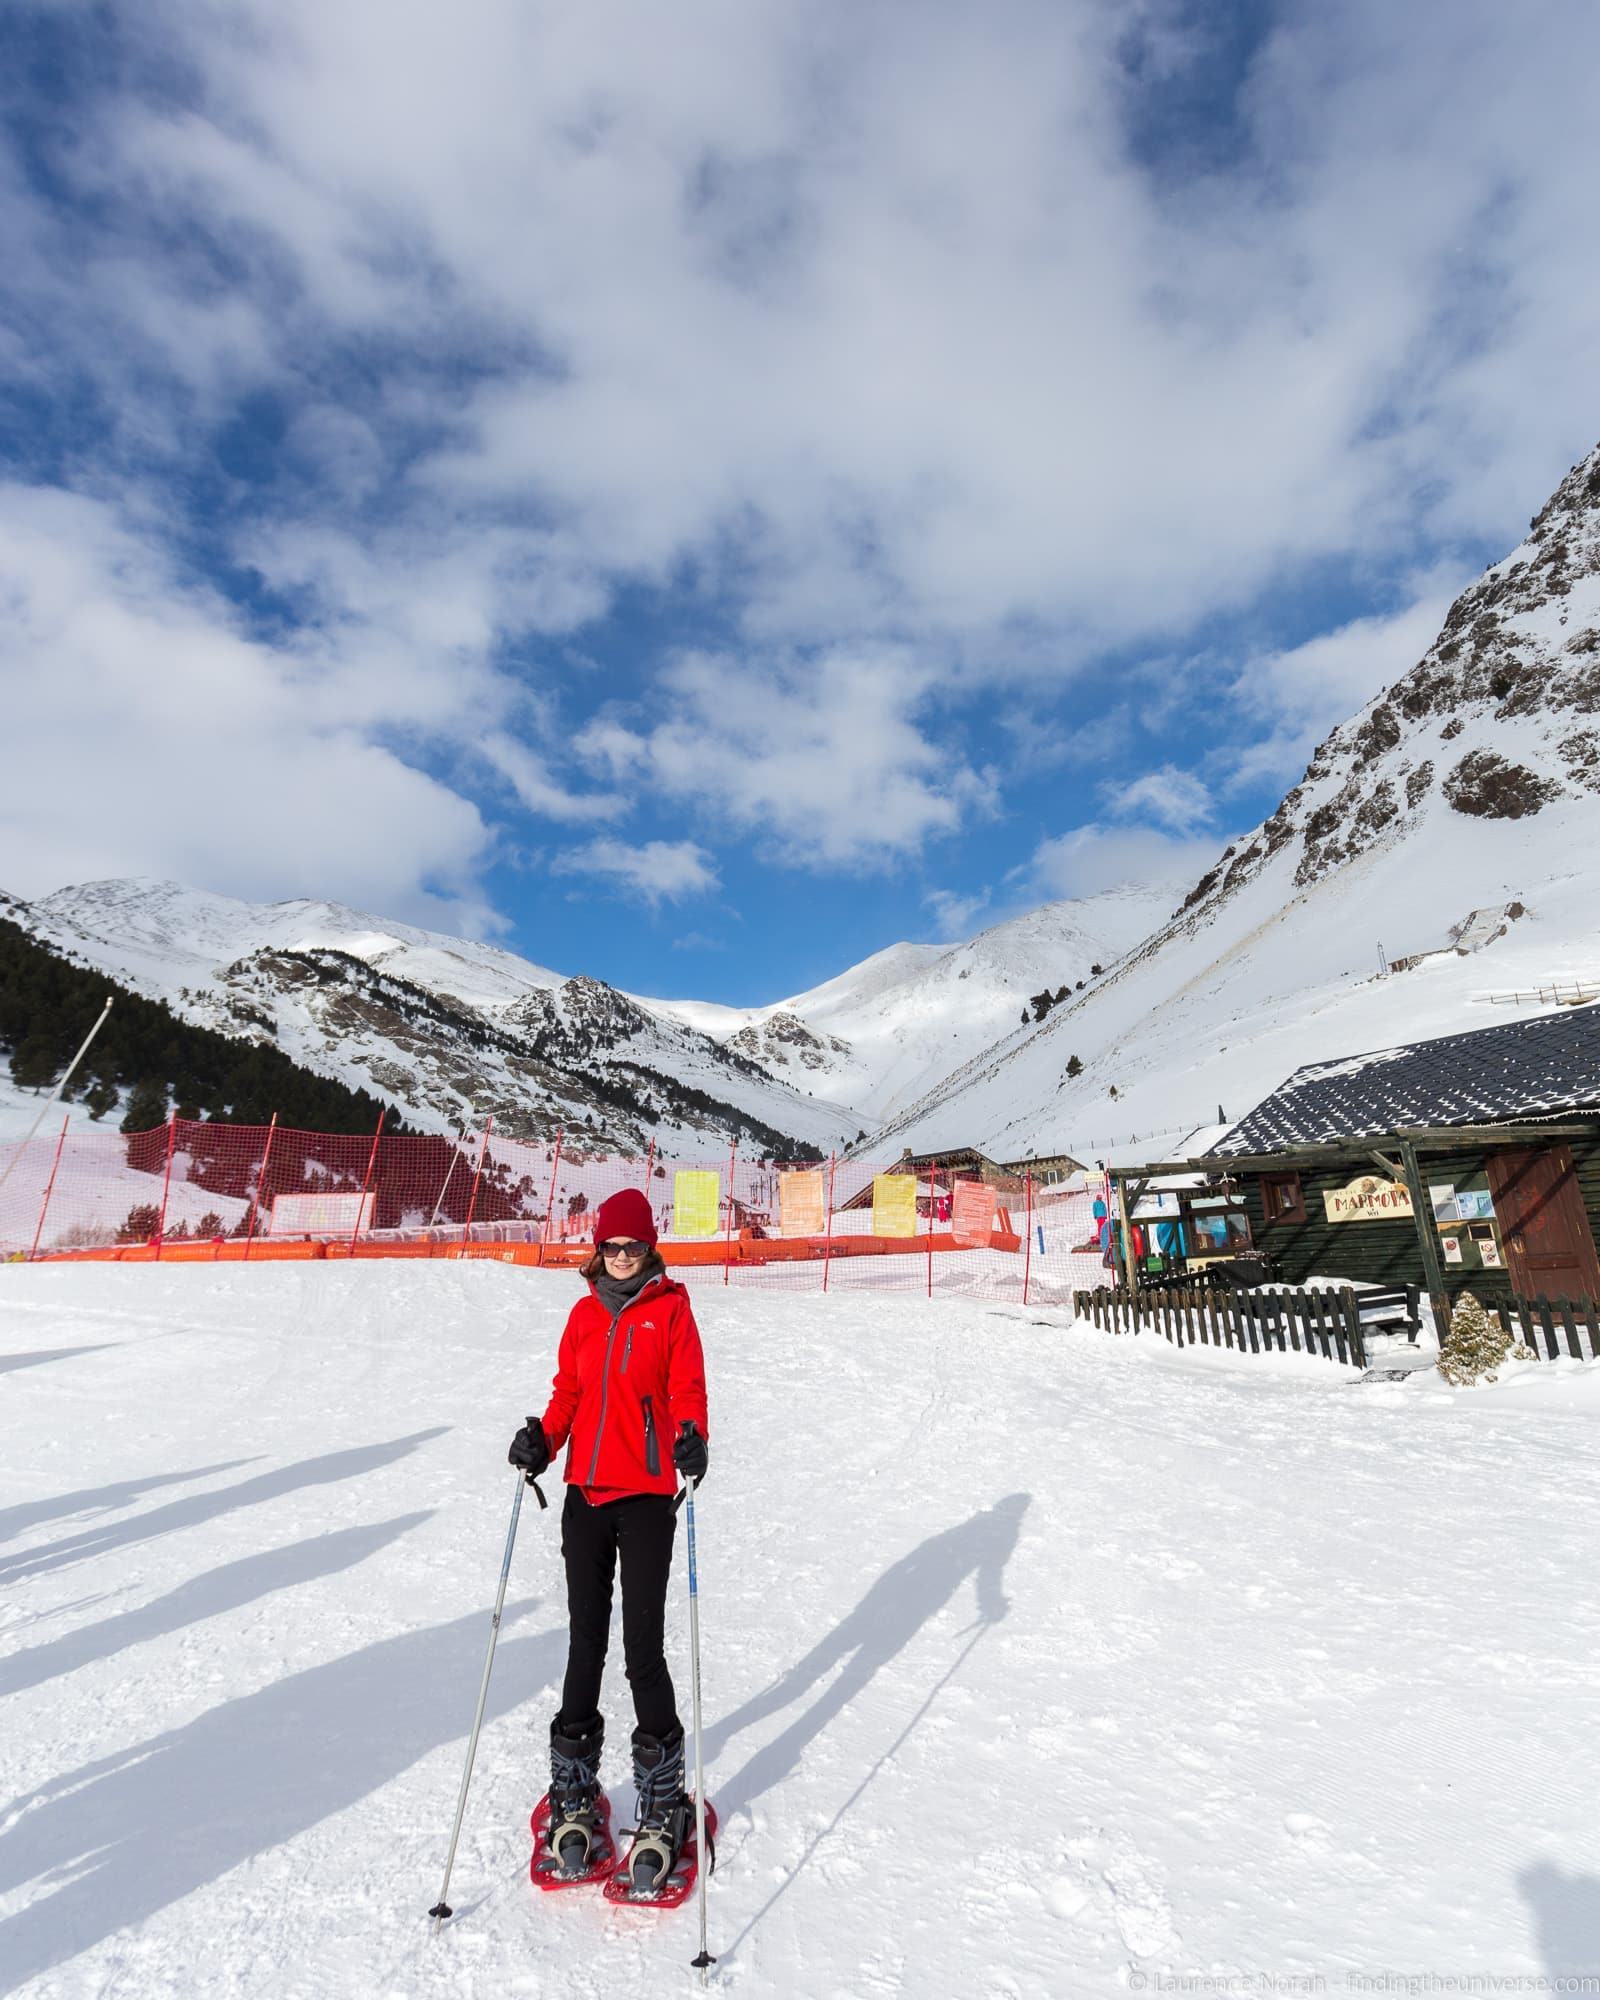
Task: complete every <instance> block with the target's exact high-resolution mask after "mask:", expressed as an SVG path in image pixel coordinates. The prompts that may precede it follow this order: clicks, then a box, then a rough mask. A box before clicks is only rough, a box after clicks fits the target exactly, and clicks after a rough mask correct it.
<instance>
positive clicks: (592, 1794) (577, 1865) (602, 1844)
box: [533, 1715, 615, 1888]
mask: <svg viewBox="0 0 1600 2000" xmlns="http://www.w3.org/2000/svg"><path fill="white" fill-rule="evenodd" d="M605 1735H606V1729H605V1724H604V1722H602V1721H601V1719H600V1717H599V1716H598V1715H597V1716H595V1717H594V1718H593V1720H592V1721H590V1722H588V1723H585V1724H584V1725H583V1726H582V1727H581V1728H579V1729H575V1730H566V1729H563V1728H562V1727H561V1718H560V1717H559V1716H557V1718H556V1720H555V1721H554V1722H552V1723H551V1725H550V1789H549V1791H548V1792H547V1793H546V1794H545V1796H544V1798H542V1799H541V1800H540V1801H539V1807H538V1810H537V1812H535V1814H534V1817H533V1830H534V1835H535V1838H536V1839H537V1840H538V1842H539V1846H538V1848H537V1849H536V1851H535V1853H534V1857H533V1874H534V1879H535V1880H536V1881H541V1886H549V1887H551V1888H554V1887H557V1886H559V1885H564V1884H566V1883H571V1882H584V1881H588V1880H589V1879H590V1878H591V1877H592V1876H594V1875H596V1874H598V1873H599V1872H600V1871H601V1870H602V1869H603V1868H605V1867H606V1866H607V1865H608V1864H609V1863H610V1862H611V1861H612V1860H613V1859H614V1858H615V1856H614V1850H613V1847H612V1843H611V1807H610V1803H609V1801H608V1800H607V1798H606V1796H605V1794H604V1793H603V1792H602V1791H601V1789H600V1752H601V1749H602V1747H603V1746H604V1743H605ZM541 1878H542V1879H541Z"/></svg>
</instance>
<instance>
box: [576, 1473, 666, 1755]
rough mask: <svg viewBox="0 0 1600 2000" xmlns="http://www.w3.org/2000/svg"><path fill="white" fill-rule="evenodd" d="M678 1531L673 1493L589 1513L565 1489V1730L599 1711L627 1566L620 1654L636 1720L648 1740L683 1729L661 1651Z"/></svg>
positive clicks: (642, 1496) (634, 1497) (632, 1497)
mask: <svg viewBox="0 0 1600 2000" xmlns="http://www.w3.org/2000/svg"><path fill="white" fill-rule="evenodd" d="M676 1528H677V1517H676V1515H675V1514H674V1512H673V1506H672V1496H671V1494H669V1493H632V1494H629V1495H628V1497H627V1498H626V1499H623V1500H612V1501H609V1502H608V1503H607V1504H606V1505H605V1506H603V1507H591V1506H590V1505H589V1503H588V1501H587V1500H585V1499H584V1497H583V1495H582V1493H580V1492H579V1490H578V1488H577V1487H576V1486H569V1487H568V1488H567V1500H566V1505H565V1507H564V1508H563V1509H562V1514H561V1553H562V1555H563V1556H564V1557H565V1559H566V1565H567V1618H568V1622H569V1624H570V1627H571V1637H570V1639H569V1641H568V1647H567V1676H566V1679H565V1681H564V1682H563V1683H562V1687H561V1714H560V1716H559V1718H558V1723H559V1725H560V1726H561V1727H563V1728H578V1727H581V1725H582V1724H583V1723H585V1722H587V1721H588V1720H589V1718H590V1717H591V1716H594V1715H598V1714H599V1712H600V1679H601V1675H602V1674H603V1673H604V1672H605V1664H606V1643H607V1641H608V1640H609V1638H610V1636H611V1584H612V1578H613V1577H614V1575H615V1574H616V1568H617V1561H618V1558H619V1557H620V1558H621V1562H622V1651H623V1657H624V1659H625V1660H626V1662H627V1668H628V1685H629V1686H630V1687H631V1688H632V1690H633V1707H634V1713H635V1714H636V1715H637V1717H638V1719H639V1727H640V1729H641V1730H643V1731H644V1733H645V1734H646V1735H648V1736H655V1737H667V1736H670V1735H671V1734H672V1732H673V1731H674V1730H675V1729H677V1728H678V1727H679V1726H680V1725H679V1722H678V1705H677V1701H676V1698H675V1697H674V1695H673V1690H672V1676H671V1674H670V1673H669V1672H668V1671H667V1658H666V1653H665V1651H664V1650H663V1644H664V1632H665V1626H666V1615H667V1578H668V1575H669V1574H670V1572H671V1569H672V1538H673V1534H674V1532H675V1531H676Z"/></svg>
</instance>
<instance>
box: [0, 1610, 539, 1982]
mask: <svg viewBox="0 0 1600 2000" xmlns="http://www.w3.org/2000/svg"><path fill="white" fill-rule="evenodd" d="M533 1601H534V1600H526V1601H524V1602H523V1603H520V1604H517V1605H508V1606H507V1608H506V1613H505V1625H506V1626H507V1627H509V1626H510V1625H511V1624H512V1622H513V1621H514V1620H515V1619H517V1618H518V1617H520V1616H522V1615H523V1614H525V1613H526V1612H527V1611H528V1610H529V1609H531V1606H532V1602H533ZM487 1627H488V1621H487V1619H486V1618H485V1616H484V1614H483V1612H482V1611H473V1612H471V1613H470V1614H469V1615H468V1616H466V1617H463V1618H457V1619H455V1620H453V1621H452V1622H451V1623H450V1624H448V1625H436V1626H433V1627H431V1628H428V1629H425V1630H423V1631H419V1632H403V1633H399V1634H397V1635H396V1636H395V1637H393V1638H390V1639H381V1640H379V1641H377V1642H376V1643H375V1644H373V1645H370V1646H364V1647H362V1648H361V1649H360V1650H359V1651H358V1652H354V1653H350V1654H347V1655H346V1656H345V1657H344V1658H343V1659H339V1660H330V1661H328V1662H327V1663H326V1664H324V1665H322V1666H317V1667H310V1668H307V1669H306V1670H305V1671H303V1672H301V1673H297V1674H290V1675H288V1676H287V1677H286V1678H284V1679H283V1680H279V1681H274V1682H273V1683H272V1684H271V1685H270V1686H268V1687H264V1688H261V1689H259V1690H258V1691H257V1692H256V1693H254V1694H248V1695H243V1696H241V1697H240V1698H239V1699H238V1700H237V1701H229V1702H223V1703H222V1704H221V1705H220V1706H219V1707H216V1708H213V1709H208V1710H207V1712H206V1713H205V1714H204V1715H199V1716H196V1717H195V1719H194V1720H193V1721H192V1722H189V1723H186V1724H184V1725H183V1727H181V1728H178V1729H168V1730H163V1731H162V1732H161V1733H160V1734H159V1735H157V1736H151V1737H149V1738H147V1739H146V1740H145V1741H144V1742H143V1743H136V1744H132V1745H130V1746H129V1747H128V1748H127V1749H124V1750H119V1751H118V1752H116V1753H115V1754H114V1755H113V1756H109V1757H102V1758H99V1759H97V1760H96V1761H95V1762H93V1763H90V1764H84V1765H81V1766H80V1767H79V1768H78V1769H77V1770H75V1771H68V1772H66V1773H64V1774H63V1775H62V1776H60V1777H57V1778H53V1779H51V1780H50V1782H49V1783H48V1784H45V1785H42V1786H40V1787H39V1789H38V1790H37V1791H35V1792H32V1793H30V1794H28V1795H26V1796H25V1797H23V1798H20V1799H17V1800H15V1801H14V1802H13V1803H12V1804H11V1805H10V1806H9V1807H8V1808H6V1810H5V1812H4V1813H3V1814H0V1823H4V1824H6V1831H5V1833H4V1835H3V1836H0V1893H5V1892H9V1891H12V1890H15V1889H18V1888H20V1887H22V1886H23V1885H24V1884H26V1883H35V1884H38V1885H39V1886H40V1887H41V1888H42V1889H44V1890H46V1891H47V1892H48V1893H44V1894H41V1895H39V1897H38V1898H37V1900H36V1901H34V1902H32V1903H30V1904H29V1905H28V1906H27V1907H26V1908H25V1909H23V1910H21V1911H20V1912H19V1913H18V1914H17V1915H16V1916H14V1917H12V1918H11V1919H10V1921H9V1922H7V1923H3V1924H0V1967H3V1968H4V1971H3V1974H0V1991H4V1992H10V1991H11V1990H13V1988H15V1987H18V1986H22V1985H25V1984H26V1983H27V1982H28V1981H29V1980H31V1979H34V1978H36V1977H37V1976H38V1975H39V1974H40V1973H43V1972H45V1971H48V1970H49V1968H50V1967H51V1966H54V1965H59V1964H60V1963H61V1962H62V1960H64V1959H68V1958H72V1957H74V1956H75V1955H76V1954H77V1953H78V1952H81V1951H86V1950H87V1949H88V1948H89V1947H90V1946H91V1945H94V1944H98V1943H99V1942H100V1941H101V1940H102V1939H103V1938H107V1937H110V1936H112V1935H113V1934H114V1933H115V1932H117V1931H120V1930H126V1929H129V1928H131V1927H132V1926H134V1925H136V1924H140V1923H142V1922H144V1921H145V1919H146V1918H148V1917H150V1916H151V1915H153V1914H154V1912H155V1911H157V1910H161V1909H164V1908H165V1907H166V1906H167V1905H168V1904H169V1903H175V1902H177V1901H178V1899H179V1898H180V1897H182V1896H186V1895H188V1894H189V1893H190V1892H191V1890H194V1889H198V1888H200V1887H201V1886H202V1885H203V1884H205V1883H207V1882H213V1881H215V1880H216V1879H217V1877H218V1876H219V1875H224V1874H226V1873H227V1871H228V1870H229V1869H230V1868H236V1867H237V1866H238V1865H239V1863H240V1862H241V1861H248V1860H249V1859H250V1858H251V1856H252V1855H256V1854H263V1853H265V1852H266V1851H267V1850H268V1849H269V1848H273V1847H277V1846H279V1845H280V1844H281V1843H283V1842H284V1841H288V1840H292V1839H294V1837H295V1836H296V1835H297V1834H299V1833H302V1832H304V1830H305V1829H306V1828H307V1827H311V1826H315V1825H316V1824H317V1823H318V1822H319V1821H320V1820H324V1819H327V1818H328V1817H329V1816H330V1815H331V1814H333V1813H336V1812H340V1811H342V1810H343V1809H344V1808H345V1807H347V1806H351V1805H354V1804H355V1803H356V1802H357V1800H359V1799H363V1798H365V1797H366V1796H367V1795H368V1793H370V1792H375V1791H377V1790H378V1789H379V1787H380V1786H382V1785H385V1784H387V1783H388V1782H389V1781H390V1780H391V1779H392V1778H394V1777H396V1776H397V1775H398V1774H399V1773H400V1772H402V1771H405V1770H408V1769H409V1768H410V1766H411V1765H413V1764H415V1763H416V1762H417V1761H418V1760H419V1759H420V1758H422V1757H425V1756H427V1755H428V1753H429V1752H430V1751H432V1750H435V1749H437V1748H438V1747H439V1746H440V1745H441V1744H445V1743H450V1742H452V1741H455V1740H457V1739H458V1738H461V1737H464V1736H465V1735H466V1731H467V1724H468V1722H469V1720H470V1716H469V1713H468V1712H467V1711H468V1702H467V1699H466V1696H467V1692H468V1690H470V1689H471V1688H472V1687H473V1685H474V1684H475V1683H476V1681H477V1678H478V1673H479V1669H480V1667H481V1665H482V1660H483V1644H484V1638H485V1635H486V1631H487ZM565 1648H566V1634H565V1631H549V1632H541V1633H538V1634H534V1635H530V1636H528V1637H525V1638H518V1639H512V1640H510V1641H509V1642H503V1643H502V1644H501V1646H500V1649H499V1652H498V1654H497V1656H496V1660H495V1677H494V1681H493V1684H492V1687H491V1690H490V1696H489V1704H488V1711H487V1712H488V1715H489V1716H490V1717H494V1716H498V1715H502V1714H505V1713H506V1712H507V1711H509V1710H510V1709H512V1708H515V1707H516V1706H517V1704H518V1703H519V1702H521V1701H522V1700H523V1699H524V1698H525V1697H526V1694H527V1691H528V1689H529V1688H530V1687H537V1686H539V1685H540V1684H541V1683H542V1682H545V1681H548V1680H551V1679H553V1678H554V1676H555V1675H556V1674H557V1672H558V1671H559V1670H560V1666H561V1661H562V1657H563V1654H564V1652H565ZM451 1782H452V1783H453V1778H452V1781H451ZM447 1807H448V1793H447V1791H445V1790H441V1793H440V1799H439V1811H440V1821H441V1836H442V1832H443V1827H444V1825H445V1824H447V1820H446V1813H447ZM441 1846H442V1840H441ZM440 1859H441V1860H442V1859H443V1855H442V1853H441V1856H440ZM424 1900H425V1899H424V1896H423V1893H422V1887H421V1886H420V1885H419V1888H418V1892H417V1902H418V1912H419V1914H420V1911H421V1908H422V1905H423V1902H424Z"/></svg>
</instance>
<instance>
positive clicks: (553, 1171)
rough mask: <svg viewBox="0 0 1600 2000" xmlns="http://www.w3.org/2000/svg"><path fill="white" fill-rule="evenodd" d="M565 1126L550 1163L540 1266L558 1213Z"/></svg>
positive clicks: (558, 1136) (562, 1127)
mask: <svg viewBox="0 0 1600 2000" xmlns="http://www.w3.org/2000/svg"><path fill="white" fill-rule="evenodd" d="M566 1129H567V1128H566V1127H565V1126H564V1125H558V1126H557V1127H556V1153H555V1158H554V1159H553V1160H552V1161H551V1162H550V1199H549V1200H548V1201H547V1202H546V1203H545V1205H544V1234H543V1235H542V1236H541V1237H540V1238H539V1264H540V1268H541V1269H542V1268H543V1266H544V1253H545V1247H546V1245H547V1244H548V1243H549V1241H550V1221H551V1218H552V1217H553V1216H554V1214H555V1212H556V1175H557V1174H558V1173H560V1171H561V1141H562V1138H563V1136H564V1135H565V1133H566Z"/></svg>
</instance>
